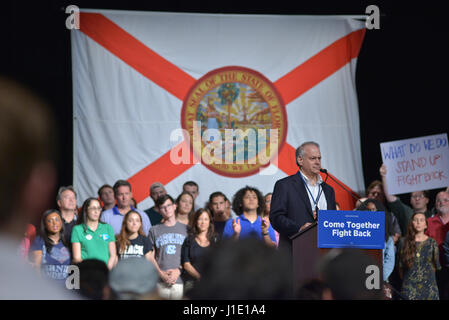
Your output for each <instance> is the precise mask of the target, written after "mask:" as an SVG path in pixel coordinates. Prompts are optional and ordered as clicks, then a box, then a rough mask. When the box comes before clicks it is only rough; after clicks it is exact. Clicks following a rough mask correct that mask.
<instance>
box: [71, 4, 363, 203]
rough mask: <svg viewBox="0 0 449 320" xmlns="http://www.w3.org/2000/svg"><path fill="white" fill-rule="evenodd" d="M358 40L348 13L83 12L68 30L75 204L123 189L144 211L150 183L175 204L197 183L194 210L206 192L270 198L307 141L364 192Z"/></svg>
mask: <svg viewBox="0 0 449 320" xmlns="http://www.w3.org/2000/svg"><path fill="white" fill-rule="evenodd" d="M364 33H365V25H364V23H363V22H361V21H357V20H354V19H351V18H348V17H346V18H345V17H323V16H276V15H229V14H226V15H224V14H220V15H217V14H190V13H189V14H187V13H160V12H157V13H156V12H126V11H110V10H82V12H81V15H80V29H79V30H74V31H72V59H73V96H74V186H75V188H76V190H77V191H78V193H79V201H80V202H81V201H83V200H84V199H85V198H87V197H88V196H95V195H96V191H97V189H98V188H99V187H100V186H101V185H103V184H105V183H109V184H111V185H112V184H113V183H114V182H115V181H116V180H118V179H126V180H128V181H129V182H130V183H131V185H132V187H133V195H134V198H135V199H136V200H137V201H138V202H139V208H142V209H146V208H148V207H150V206H152V205H153V201H152V200H151V198H149V187H150V185H151V184H152V183H153V182H156V181H159V182H161V183H163V184H164V185H165V186H166V189H167V191H168V193H169V194H171V195H172V196H174V197H176V196H177V195H178V194H179V193H180V192H181V190H182V185H183V183H184V182H186V181H188V180H194V181H196V182H197V183H198V184H199V191H200V195H199V198H198V199H197V204H199V205H200V206H203V205H204V202H205V201H207V199H208V196H209V194H210V193H212V192H214V191H222V192H224V193H225V194H226V195H227V196H228V197H229V198H230V199H231V198H232V196H233V194H234V193H235V192H236V191H237V190H238V189H240V188H241V187H243V186H245V185H250V186H255V187H257V188H259V190H261V191H262V192H263V193H267V192H271V191H272V189H273V186H274V183H275V182H276V181H277V180H278V179H280V178H283V177H285V176H287V175H290V174H293V173H295V172H296V171H297V166H296V163H295V149H296V148H297V147H298V146H299V145H300V144H301V143H303V142H305V141H310V140H313V141H316V142H318V143H319V144H320V146H321V153H322V156H323V159H322V165H323V167H325V168H327V169H328V171H329V173H330V174H331V175H332V176H333V177H335V178H336V179H338V180H339V181H340V182H341V183H343V184H344V185H345V186H346V187H348V188H349V189H351V190H354V191H361V190H364V181H363V172H362V163H361V151H360V134H359V114H358V105H357V96H356V87H355V67H356V60H357V56H358V53H359V50H360V47H361V44H362V41H363V37H364ZM328 183H329V184H331V185H333V186H334V189H335V190H336V196H337V202H339V203H340V205H341V206H342V208H343V209H347V210H349V209H352V204H353V201H352V199H351V196H350V195H349V194H347V193H346V192H345V191H344V190H342V189H341V187H339V186H336V185H335V184H334V182H333V181H331V179H329V180H328Z"/></svg>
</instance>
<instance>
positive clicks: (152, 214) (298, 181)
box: [0, 78, 449, 300]
mask: <svg viewBox="0 0 449 320" xmlns="http://www.w3.org/2000/svg"><path fill="white" fill-rule="evenodd" d="M54 127H55V125H54V121H53V118H52V116H51V114H50V113H49V112H48V110H47V108H46V107H45V104H44V103H42V101H40V100H39V99H38V98H36V97H35V96H34V95H32V94H30V93H29V92H28V91H27V90H25V89H23V88H22V87H21V86H20V85H17V84H15V83H12V82H11V81H9V80H5V79H2V78H0V130H1V135H0V136H1V137H2V141H1V143H0V163H1V164H2V165H1V166H0V171H1V174H0V176H1V177H2V179H1V180H0V201H1V202H2V203H3V204H4V208H3V209H2V212H1V213H0V255H1V256H2V259H0V281H1V284H2V285H1V286H0V298H2V299H80V298H87V299H183V298H191V299H288V298H298V299H360V298H362V299H381V298H386V297H388V296H391V297H392V298H395V299H396V298H397V299H421V300H424V299H448V297H449V295H448V291H449V272H448V266H449V232H448V231H449V188H448V189H446V190H443V191H440V192H438V193H437V195H436V198H435V200H434V201H432V199H430V196H429V193H428V192H427V191H415V192H412V194H411V195H410V206H409V205H407V204H405V203H403V201H402V200H401V199H400V198H399V197H397V196H394V195H391V194H389V192H388V186H387V184H386V182H385V176H386V171H387V170H388V168H386V167H385V166H382V167H381V168H380V170H379V172H380V178H381V179H380V180H379V181H374V182H373V183H371V184H370V185H369V186H368V188H367V190H366V198H361V199H359V201H358V202H357V203H356V204H355V206H354V209H356V210H369V211H384V212H385V249H384V251H383V278H384V282H385V285H384V290H382V291H381V292H380V291H369V290H368V291H367V290H366V288H363V286H364V283H365V278H366V274H365V272H364V271H365V270H364V268H361V267H360V266H362V265H364V264H367V265H370V264H373V263H375V262H373V261H371V260H370V259H369V257H367V256H366V255H362V254H361V253H360V252H359V251H356V250H340V251H332V252H329V254H328V255H326V256H325V257H324V258H323V263H322V269H321V270H320V272H321V277H320V278H319V279H309V280H310V281H309V282H306V283H304V284H302V286H301V287H300V288H299V290H298V291H297V292H294V291H293V284H292V264H291V263H290V262H291V260H290V259H291V249H290V251H289V250H288V248H289V247H290V248H291V241H290V240H289V236H290V235H292V234H295V233H296V232H298V231H299V230H302V229H304V228H307V227H308V226H309V225H310V224H311V223H312V222H313V221H314V220H315V219H316V218H317V213H318V210H326V209H328V210H335V209H336V208H337V203H336V201H335V193H334V190H333V189H332V187H330V186H329V185H326V184H325V183H323V181H322V179H321V177H320V175H319V172H320V169H321V153H320V150H319V145H318V144H317V143H315V142H307V143H304V144H302V145H301V146H299V147H298V149H297V150H296V163H297V164H298V167H299V170H298V172H297V173H296V174H294V175H292V176H289V177H286V178H284V179H281V180H279V181H277V182H276V184H275V185H274V187H273V193H272V194H266V195H262V194H261V192H260V191H259V190H258V189H257V188H256V187H252V186H245V187H242V188H241V189H240V190H239V191H238V192H236V193H235V194H234V195H233V196H232V198H231V199H229V198H228V197H227V196H226V195H225V194H224V193H223V192H221V191H214V192H212V190H209V192H212V193H210V196H209V200H208V202H207V203H206V204H204V205H203V206H201V205H200V206H199V207H198V204H196V203H195V200H196V197H197V195H198V192H199V185H198V184H197V183H195V182H194V181H187V182H186V183H184V185H183V192H182V193H181V194H180V195H178V196H177V197H176V200H175V198H174V197H172V196H171V195H169V194H167V192H166V190H165V187H164V186H163V185H162V184H161V183H157V182H156V183H153V184H152V185H151V187H150V189H149V195H150V197H151V198H152V199H153V201H154V206H153V207H151V208H149V209H147V210H145V211H142V210H140V209H139V208H137V204H136V203H135V201H133V198H132V186H131V184H130V183H129V182H128V181H126V180H118V181H116V182H115V184H114V185H113V186H110V185H107V184H105V185H103V186H101V187H100V188H99V190H98V195H96V196H92V197H89V198H87V199H81V200H83V201H82V206H81V207H80V208H78V207H77V193H76V191H75V189H74V188H73V187H71V186H63V187H60V188H59V190H58V192H57V195H56V201H54V200H53V201H52V203H53V204H52V203H49V199H50V198H52V197H53V199H55V198H54V195H53V193H54V188H55V186H56V168H55V165H54V163H55V154H56V152H55V150H54V148H55V145H56V144H55V139H54V138H55V137H54V134H53V133H52V129H53V128H54ZM24 154H26V156H24ZM292 160H293V159H292ZM202 192H204V190H202ZM300 196H301V197H303V198H302V200H298V197H300ZM320 196H321V197H320ZM309 200H310V201H309ZM54 202H56V203H54ZM49 207H50V208H51V207H56V208H52V209H49ZM36 218H39V219H36ZM289 241H290V242H289ZM30 266H32V268H34V269H35V271H33V269H32V268H30ZM72 266H75V267H76V268H75V269H74V268H72ZM74 270H79V273H78V275H79V279H76V277H75V278H72V277H71V275H72V272H74ZM364 277H365V278H364ZM68 280H69V281H71V282H70V283H69V284H70V288H71V289H73V288H74V289H77V290H68V288H67V287H68V282H67V281H68ZM262 280H263V281H262Z"/></svg>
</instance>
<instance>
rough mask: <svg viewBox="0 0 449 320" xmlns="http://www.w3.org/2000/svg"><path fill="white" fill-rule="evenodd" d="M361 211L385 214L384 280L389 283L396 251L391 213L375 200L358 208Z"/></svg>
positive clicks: (367, 201)
mask: <svg viewBox="0 0 449 320" xmlns="http://www.w3.org/2000/svg"><path fill="white" fill-rule="evenodd" d="M357 210H359V211H374V212H375V211H383V212H385V249H383V250H382V254H383V279H384V281H386V282H388V278H389V277H390V275H391V273H392V272H393V270H394V265H395V259H396V255H395V250H394V241H393V235H394V231H393V226H392V224H391V219H389V218H388V215H390V214H391V213H390V212H388V211H386V210H385V207H384V206H383V205H382V203H380V202H379V201H377V200H375V199H367V200H366V201H364V202H363V203H362V204H361V205H360V206H359V207H358V208H357Z"/></svg>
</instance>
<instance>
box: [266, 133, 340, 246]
mask: <svg viewBox="0 0 449 320" xmlns="http://www.w3.org/2000/svg"><path fill="white" fill-rule="evenodd" d="M296 164H297V165H298V166H299V171H298V172H297V173H296V174H294V175H291V176H288V177H286V178H283V179H281V180H279V181H277V182H276V184H275V185H274V191H273V196H272V199H271V209H270V222H271V225H272V226H273V228H274V229H275V230H276V231H277V232H279V248H281V249H286V250H287V252H288V253H289V254H290V255H291V254H292V242H291V240H290V238H289V237H291V236H293V235H294V234H296V233H297V232H299V231H301V230H303V229H305V228H307V227H308V226H310V225H312V223H313V222H315V221H316V220H317V218H318V217H317V214H319V210H336V203H335V192H334V189H333V188H332V187H331V186H329V185H328V184H326V183H324V182H323V179H322V178H321V176H320V169H321V152H320V146H319V144H318V143H316V142H313V141H309V142H305V143H303V144H302V145H300V146H299V147H298V148H297V149H296Z"/></svg>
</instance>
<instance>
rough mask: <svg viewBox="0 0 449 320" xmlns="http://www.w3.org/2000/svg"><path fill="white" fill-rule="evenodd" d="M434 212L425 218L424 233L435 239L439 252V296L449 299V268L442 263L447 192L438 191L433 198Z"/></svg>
mask: <svg viewBox="0 0 449 320" xmlns="http://www.w3.org/2000/svg"><path fill="white" fill-rule="evenodd" d="M435 209H436V214H435V216H433V217H431V218H427V230H426V235H428V236H429V237H431V238H433V239H435V241H436V242H437V244H438V250H439V252H440V265H441V266H442V268H441V270H440V271H437V275H436V276H437V283H438V289H439V292H440V298H441V299H444V300H447V299H449V292H448V291H449V268H448V267H446V264H445V263H444V248H443V243H444V240H445V238H446V234H447V233H448V231H449V192H446V191H441V192H438V194H437V196H436V199H435Z"/></svg>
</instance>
